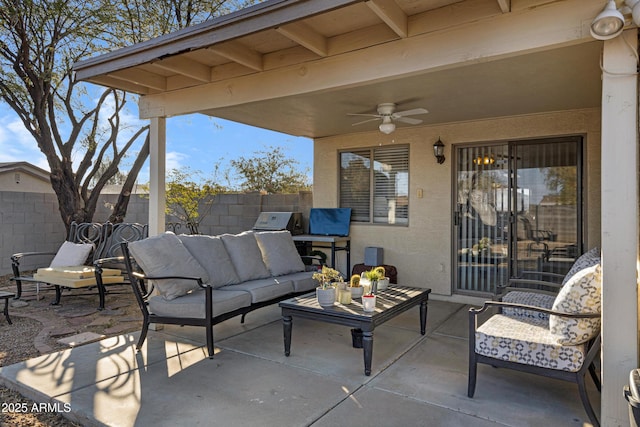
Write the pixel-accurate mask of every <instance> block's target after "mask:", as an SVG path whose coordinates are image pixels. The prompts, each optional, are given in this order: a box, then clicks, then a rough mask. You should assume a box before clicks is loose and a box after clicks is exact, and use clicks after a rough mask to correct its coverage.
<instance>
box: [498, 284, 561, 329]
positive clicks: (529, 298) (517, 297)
mask: <svg viewBox="0 0 640 427" xmlns="http://www.w3.org/2000/svg"><path fill="white" fill-rule="evenodd" d="M555 299H556V296H555V295H550V294H546V293H540V292H527V291H509V292H508V293H507V294H506V295H505V296H504V297H502V301H503V302H508V303H514V304H524V305H532V306H534V307H540V308H546V309H549V310H551V307H553V302H554V301H555ZM502 314H504V315H505V316H511V317H520V318H528V319H538V320H542V321H544V322H549V315H548V314H546V313H541V312H539V311H533V310H525V309H522V308H512V307H505V308H504V309H503V310H502Z"/></svg>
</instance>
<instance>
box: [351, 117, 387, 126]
mask: <svg viewBox="0 0 640 427" xmlns="http://www.w3.org/2000/svg"><path fill="white" fill-rule="evenodd" d="M378 120H380V119H379V118H375V119H368V120H364V121H361V122H358V123H351V126H358V125H361V124H363V123H369V122H376V121H378Z"/></svg>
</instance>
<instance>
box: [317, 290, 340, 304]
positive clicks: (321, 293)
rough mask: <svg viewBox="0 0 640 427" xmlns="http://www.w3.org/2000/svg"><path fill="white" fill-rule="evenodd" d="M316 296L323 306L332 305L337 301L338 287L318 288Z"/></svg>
mask: <svg viewBox="0 0 640 427" xmlns="http://www.w3.org/2000/svg"><path fill="white" fill-rule="evenodd" d="M316 298H317V299H318V304H320V306H321V307H331V306H332V305H333V304H335V302H336V288H334V287H329V288H322V287H320V286H319V287H317V288H316Z"/></svg>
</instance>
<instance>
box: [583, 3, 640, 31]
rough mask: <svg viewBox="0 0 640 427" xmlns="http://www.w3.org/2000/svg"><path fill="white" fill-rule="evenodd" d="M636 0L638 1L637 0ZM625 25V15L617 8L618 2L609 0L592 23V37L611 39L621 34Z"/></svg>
mask: <svg viewBox="0 0 640 427" xmlns="http://www.w3.org/2000/svg"><path fill="white" fill-rule="evenodd" d="M635 1H636V2H637V0H635ZM629 3H630V2H629ZM631 4H632V5H634V4H635V3H631ZM630 7H631V6H630ZM623 27H624V16H622V13H621V12H620V11H619V10H618V9H617V8H616V2H615V1H614V0H609V1H608V2H607V5H606V6H605V7H604V9H603V10H602V12H600V13H599V14H598V16H596V17H595V19H594V20H593V22H592V23H591V37H593V38H594V39H598V40H609V39H612V38H614V37H617V36H618V35H620V34H621V33H622V29H623Z"/></svg>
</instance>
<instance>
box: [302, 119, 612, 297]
mask: <svg viewBox="0 0 640 427" xmlns="http://www.w3.org/2000/svg"><path fill="white" fill-rule="evenodd" d="M575 134H582V135H585V136H586V138H585V140H586V147H587V148H586V150H585V151H586V153H585V157H586V166H587V167H586V172H587V176H586V178H585V185H586V191H585V197H586V206H587V218H586V220H587V226H586V228H587V230H586V233H585V234H586V239H587V246H588V247H591V246H594V245H599V243H600V110H599V109H590V110H579V111H570V112H558V113H552V114H539V115H528V116H517V117H506V118H498V119H491V120H482V121H474V122H461V123H452V124H446V125H438V126H421V127H418V126H414V127H408V128H406V127H401V128H398V129H397V130H396V131H395V132H394V133H392V134H390V135H384V134H382V133H380V132H378V131H375V132H366V133H358V134H350V135H346V136H336V137H328V138H320V139H316V140H315V143H314V193H313V205H314V207H337V206H338V187H339V185H338V184H339V183H338V150H341V149H346V148H349V149H352V148H357V147H372V146H378V145H383V146H384V145H390V144H409V146H410V148H409V150H410V154H409V156H410V160H409V169H410V179H409V189H410V190H409V194H410V196H409V226H408V227H402V226H388V225H370V224H361V223H352V226H351V238H352V241H351V245H352V252H351V263H352V265H353V264H355V263H359V262H363V260H364V248H365V247H367V246H379V247H382V248H384V262H385V263H386V264H391V265H395V266H396V267H397V268H398V280H399V282H401V283H404V284H407V285H411V286H418V287H430V288H432V290H433V293H434V294H439V295H451V293H452V289H451V228H452V227H451V221H452V215H451V203H452V201H451V191H452V162H451V156H452V154H451V153H452V148H451V147H452V145H454V144H464V143H474V142H482V141H502V140H513V139H524V138H534V137H535V138H537V137H547V136H559V135H575ZM438 137H440V138H441V139H442V141H443V142H444V144H445V146H446V148H445V153H446V157H447V160H446V161H445V163H444V164H442V165H439V164H437V163H436V160H435V158H434V156H433V144H434V142H436V140H437V139H438ZM418 189H422V190H423V194H424V196H423V197H422V198H418V197H417V193H418ZM338 260H339V261H338V262H339V264H338V266H339V267H340V268H343V269H344V268H345V259H344V257H340V256H339V257H338Z"/></svg>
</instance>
